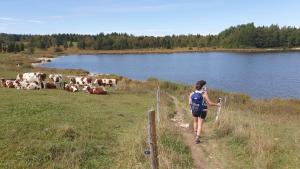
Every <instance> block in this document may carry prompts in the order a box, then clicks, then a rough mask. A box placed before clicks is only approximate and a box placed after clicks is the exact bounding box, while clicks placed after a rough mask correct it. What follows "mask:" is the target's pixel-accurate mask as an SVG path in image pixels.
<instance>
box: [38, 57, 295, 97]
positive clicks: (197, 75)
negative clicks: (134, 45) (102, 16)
mask: <svg viewBox="0 0 300 169" xmlns="http://www.w3.org/2000/svg"><path fill="white" fill-rule="evenodd" d="M42 66H43V67H50V68H75V69H85V70H88V71H90V72H93V73H109V74H118V75H122V76H125V77H129V78H132V79H137V80H146V79H148V78H149V77H156V78H158V79H162V80H168V81H174V82H180V83H185V84H194V83H195V82H196V81H197V80H200V79H204V80H206V81H207V83H208V86H209V87H212V88H218V89H222V90H225V91H230V92H243V93H247V94H249V95H251V96H252V97H255V98H271V97H281V98H291V97H294V98H300V52H276V53H231V52H199V53H173V54H99V55H72V56H62V57H59V58H58V59H55V60H53V61H52V62H49V63H46V64H44V65H42Z"/></svg>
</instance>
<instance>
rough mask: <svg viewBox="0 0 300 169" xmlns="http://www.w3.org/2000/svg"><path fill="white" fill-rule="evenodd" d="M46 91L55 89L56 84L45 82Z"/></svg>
mask: <svg viewBox="0 0 300 169" xmlns="http://www.w3.org/2000/svg"><path fill="white" fill-rule="evenodd" d="M45 88H46V89H56V84H54V83H52V82H46V87H45Z"/></svg>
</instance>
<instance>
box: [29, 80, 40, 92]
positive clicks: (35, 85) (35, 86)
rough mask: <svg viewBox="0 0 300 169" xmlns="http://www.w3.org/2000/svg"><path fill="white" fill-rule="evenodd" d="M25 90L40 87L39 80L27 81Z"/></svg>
mask: <svg viewBox="0 0 300 169" xmlns="http://www.w3.org/2000/svg"><path fill="white" fill-rule="evenodd" d="M26 89H27V90H39V89H41V85H40V83H39V82H36V81H35V82H28V83H27V86H26Z"/></svg>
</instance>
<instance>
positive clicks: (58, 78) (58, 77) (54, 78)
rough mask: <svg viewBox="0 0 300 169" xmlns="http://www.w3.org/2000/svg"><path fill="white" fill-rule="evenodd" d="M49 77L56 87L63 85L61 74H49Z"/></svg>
mask: <svg viewBox="0 0 300 169" xmlns="http://www.w3.org/2000/svg"><path fill="white" fill-rule="evenodd" d="M49 79H51V80H52V81H53V82H54V83H55V85H56V87H63V76H62V75H61V74H50V75H49ZM46 85H47V84H46ZM46 88H47V86H46Z"/></svg>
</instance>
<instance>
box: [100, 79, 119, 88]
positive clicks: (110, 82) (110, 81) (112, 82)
mask: <svg viewBox="0 0 300 169" xmlns="http://www.w3.org/2000/svg"><path fill="white" fill-rule="evenodd" d="M94 84H96V85H98V86H110V87H112V86H116V85H117V79H96V80H95V81H94Z"/></svg>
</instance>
